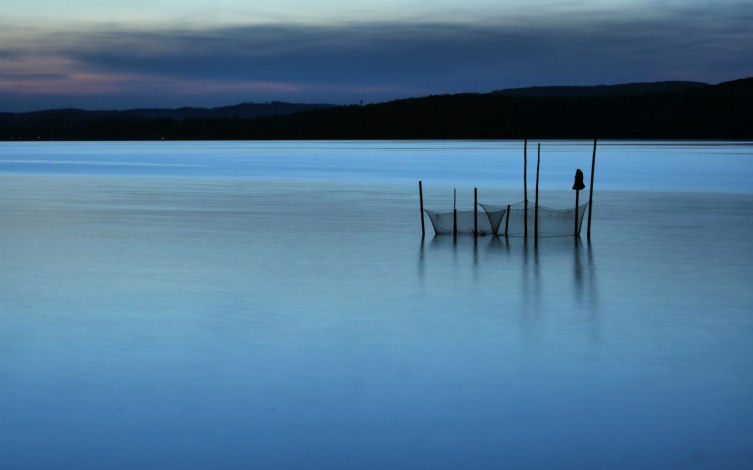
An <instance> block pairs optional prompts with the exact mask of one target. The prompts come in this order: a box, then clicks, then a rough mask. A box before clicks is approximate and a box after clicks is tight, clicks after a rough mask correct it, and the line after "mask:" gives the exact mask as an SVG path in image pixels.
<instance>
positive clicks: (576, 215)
mask: <svg viewBox="0 0 753 470" xmlns="http://www.w3.org/2000/svg"><path fill="white" fill-rule="evenodd" d="M579 193H580V189H576V190H575V231H574V232H573V234H574V235H575V237H576V238H577V237H578V194H579Z"/></svg>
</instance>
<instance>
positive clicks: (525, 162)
mask: <svg viewBox="0 0 753 470" xmlns="http://www.w3.org/2000/svg"><path fill="white" fill-rule="evenodd" d="M523 238H525V239H528V139H525V140H524V141H523Z"/></svg>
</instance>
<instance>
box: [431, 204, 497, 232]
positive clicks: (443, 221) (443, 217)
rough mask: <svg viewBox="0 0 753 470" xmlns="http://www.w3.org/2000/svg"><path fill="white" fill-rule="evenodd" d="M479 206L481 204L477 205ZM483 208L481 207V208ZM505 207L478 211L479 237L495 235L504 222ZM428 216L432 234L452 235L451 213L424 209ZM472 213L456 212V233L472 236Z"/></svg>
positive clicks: (473, 218) (453, 217) (453, 216)
mask: <svg viewBox="0 0 753 470" xmlns="http://www.w3.org/2000/svg"><path fill="white" fill-rule="evenodd" d="M479 205H481V204H479ZM482 207H483V206H482ZM506 211H507V207H503V208H500V209H497V210H492V211H491V212H490V211H488V210H486V209H484V210H483V211H481V210H479V211H478V234H479V235H496V234H497V233H498V231H499V226H500V223H501V222H502V220H504V217H505V212H506ZM424 212H426V214H427V215H428V216H429V219H430V220H431V225H432V226H433V227H434V233H436V234H437V235H452V233H453V227H454V224H455V214H454V213H453V212H434V211H430V210H427V209H424ZM474 220H475V216H474V212H473V211H457V225H458V233H460V234H471V235H472V234H473V228H474Z"/></svg>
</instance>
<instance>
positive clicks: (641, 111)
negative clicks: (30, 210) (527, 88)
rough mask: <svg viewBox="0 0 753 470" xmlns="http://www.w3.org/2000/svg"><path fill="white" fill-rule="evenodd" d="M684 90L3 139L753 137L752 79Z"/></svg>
mask: <svg viewBox="0 0 753 470" xmlns="http://www.w3.org/2000/svg"><path fill="white" fill-rule="evenodd" d="M678 83H688V84H689V85H688V86H680V85H677V86H671V87H668V86H666V85H663V86H660V87H657V88H656V90H654V91H652V88H651V87H650V86H649V84H641V85H642V86H640V87H633V88H630V87H628V88H627V89H630V90H634V91H633V92H629V91H626V92H624V93H614V92H611V93H594V92H593V90H591V91H584V92H583V93H578V92H574V91H573V90H572V89H571V88H573V87H562V88H567V89H569V90H568V92H567V93H564V92H563V93H562V95H564V96H553V95H552V94H551V93H552V90H551V89H548V91H547V92H546V93H543V96H541V95H536V94H533V95H529V94H526V93H521V92H519V91H518V92H515V93H512V92H511V93H505V91H501V92H494V93H487V94H456V95H441V96H429V97H425V98H411V99H404V100H398V101H390V102H386V103H379V104H373V105H367V106H341V107H334V108H329V109H319V110H314V111H304V112H298V113H295V114H289V115H277V116H267V117H260V118H253V119H245V118H241V117H232V118H230V117H224V118H201V119H191V118H189V119H172V118H157V119H143V118H127V117H123V116H120V117H119V118H118V119H112V118H108V117H107V116H102V117H101V118H99V119H94V120H89V121H86V122H83V123H82V122H81V121H79V122H76V121H72V122H71V123H70V125H68V124H67V123H66V121H65V119H64V116H58V118H59V119H58V120H55V119H47V120H38V121H35V120H33V119H31V120H26V121H17V120H16V121H14V120H13V119H4V118H3V116H0V138H2V139H5V140H10V139H14V140H16V139H22V140H30V139H37V138H39V139H57V140H152V139H170V140H197V139H509V138H523V137H529V138H593V137H595V136H598V137H599V138H615V139H642V138H645V139H753V78H748V79H742V80H735V81H732V82H725V83H721V84H718V85H703V84H697V83H695V84H693V82H678ZM621 86H623V87H624V85H621ZM586 88H591V87H586ZM636 89H637V90H638V91H635V90H636ZM6 117H7V115H6ZM48 118H49V116H48Z"/></svg>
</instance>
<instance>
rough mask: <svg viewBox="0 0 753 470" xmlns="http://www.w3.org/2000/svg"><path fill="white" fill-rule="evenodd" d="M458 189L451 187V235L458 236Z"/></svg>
mask: <svg viewBox="0 0 753 470" xmlns="http://www.w3.org/2000/svg"><path fill="white" fill-rule="evenodd" d="M457 203H458V190H457V189H455V188H452V236H453V237H455V238H457V236H458V208H457Z"/></svg>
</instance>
